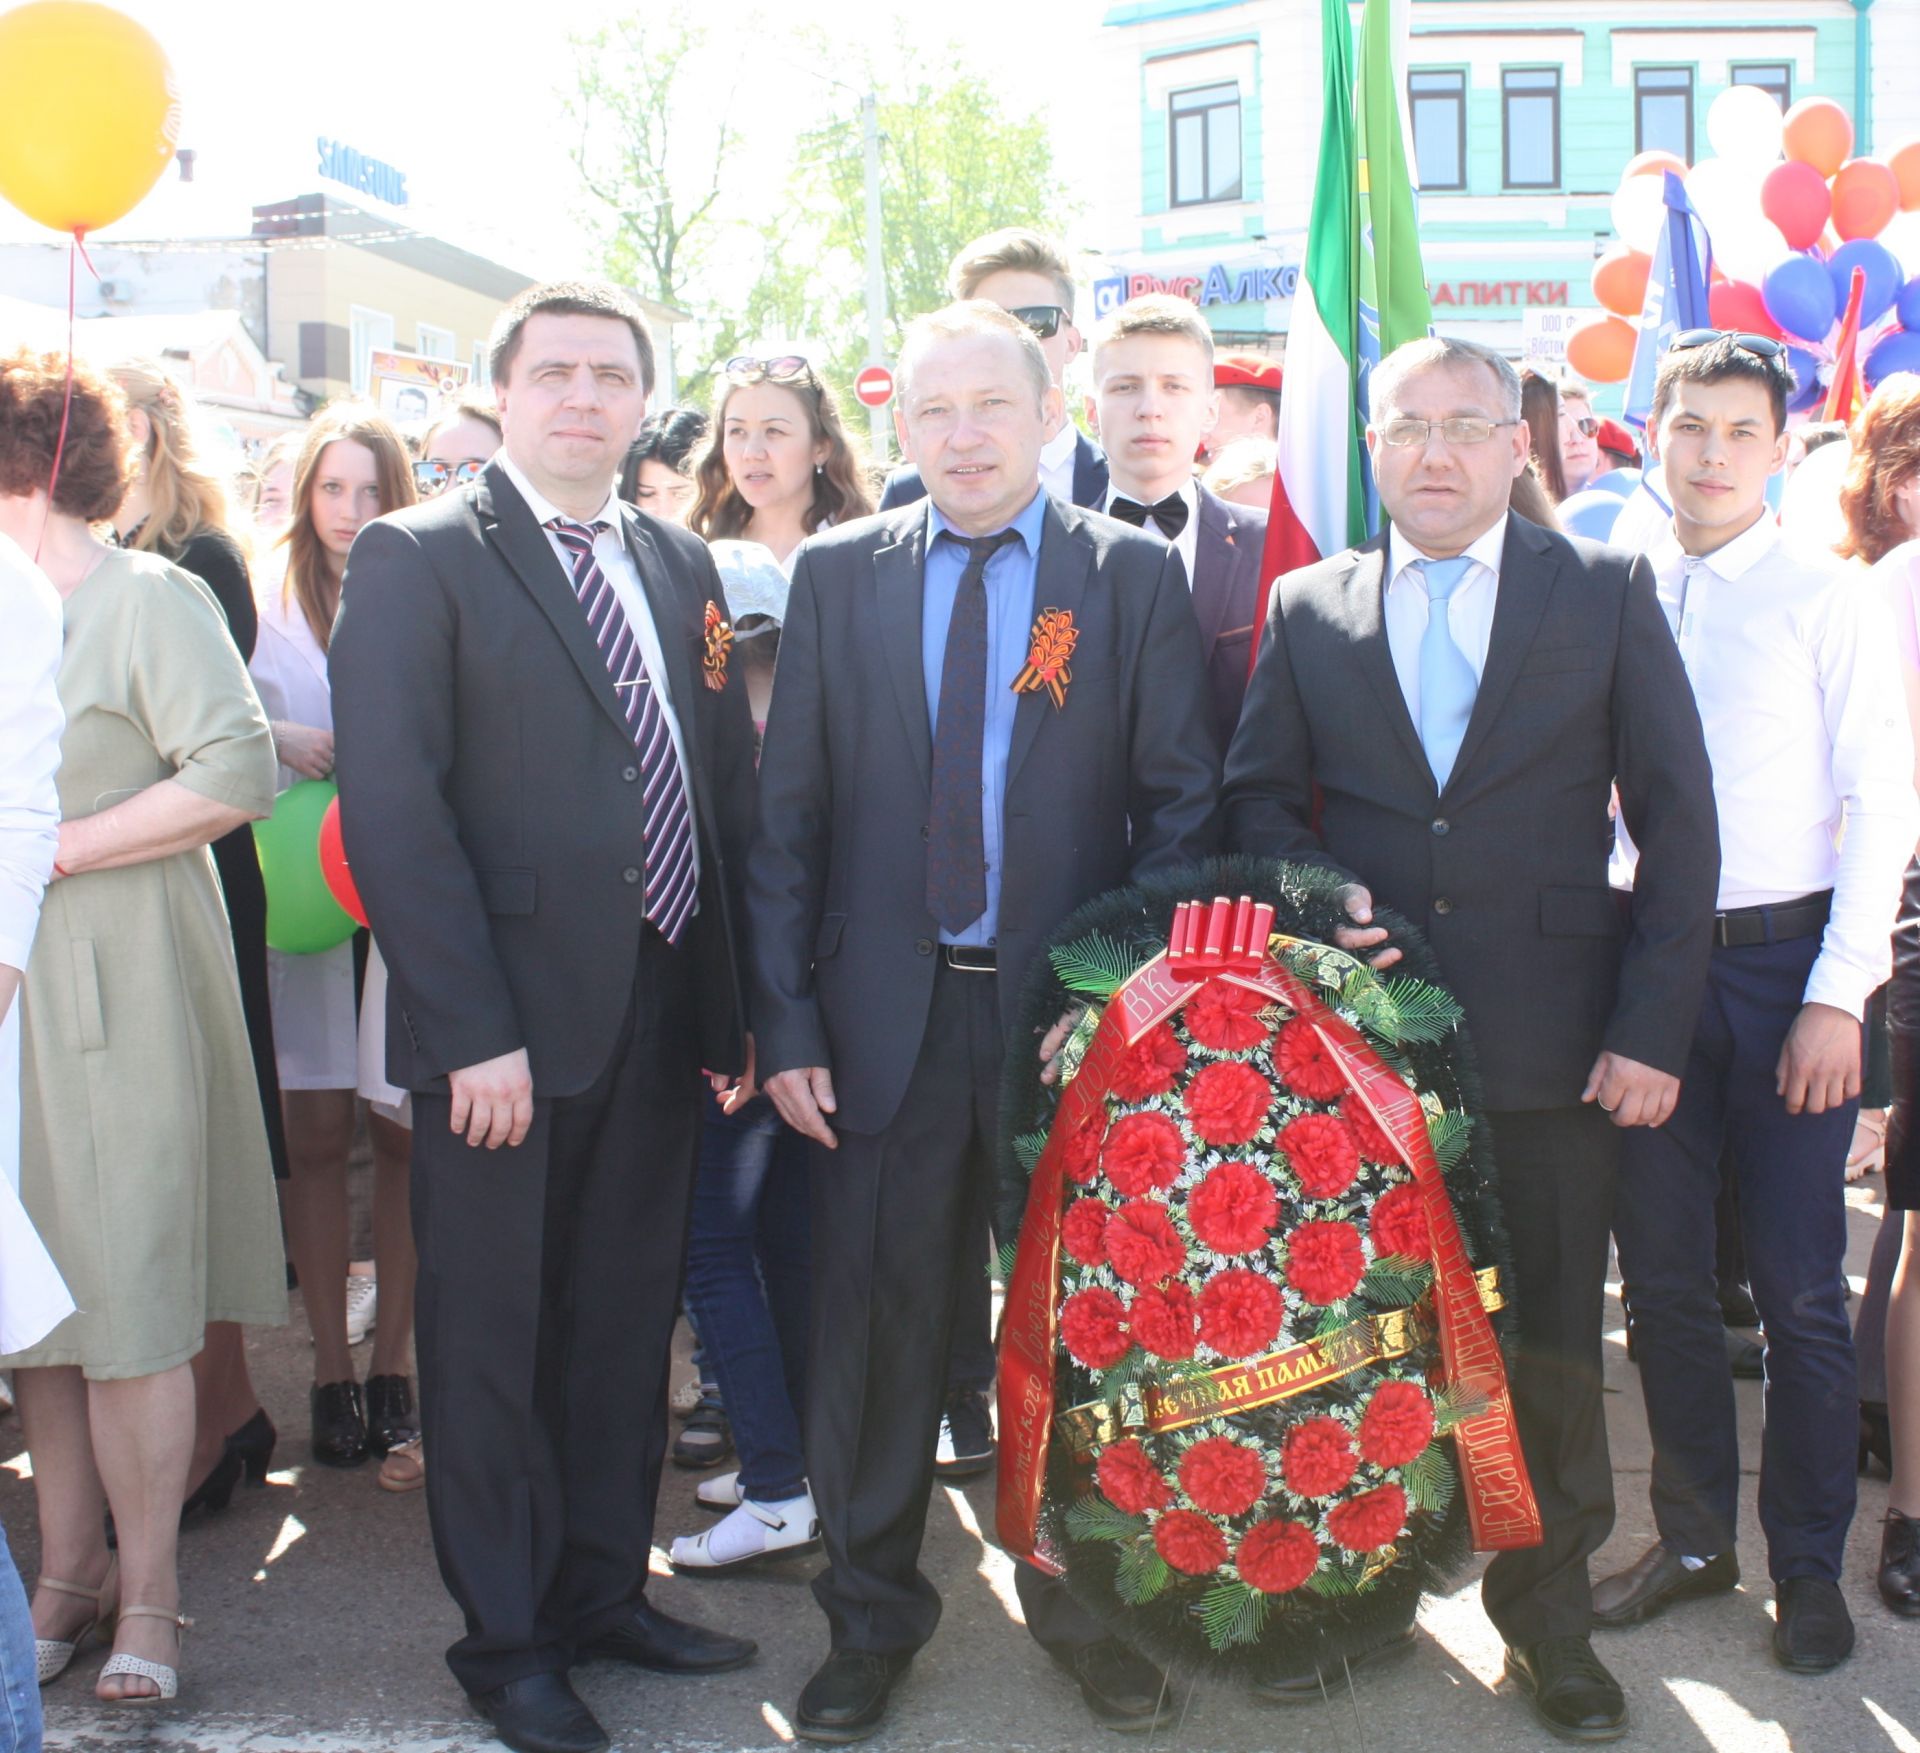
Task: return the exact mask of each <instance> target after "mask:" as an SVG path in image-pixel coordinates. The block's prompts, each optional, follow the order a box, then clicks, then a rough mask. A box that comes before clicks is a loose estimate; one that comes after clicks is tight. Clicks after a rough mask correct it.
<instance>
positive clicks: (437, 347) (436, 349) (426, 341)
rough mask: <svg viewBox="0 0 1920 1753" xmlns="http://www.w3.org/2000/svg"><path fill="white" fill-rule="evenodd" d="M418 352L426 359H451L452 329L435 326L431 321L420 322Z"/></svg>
mask: <svg viewBox="0 0 1920 1753" xmlns="http://www.w3.org/2000/svg"><path fill="white" fill-rule="evenodd" d="M420 352H421V355H422V357H424V358H427V359H451V358H452V357H453V354H454V339H453V331H452V330H451V329H440V328H436V327H434V325H433V324H432V323H422V324H421V325H420Z"/></svg>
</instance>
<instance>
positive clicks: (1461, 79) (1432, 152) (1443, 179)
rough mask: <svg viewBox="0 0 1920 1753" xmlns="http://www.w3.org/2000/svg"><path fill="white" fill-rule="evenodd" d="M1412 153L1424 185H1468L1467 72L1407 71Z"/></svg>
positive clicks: (1447, 187)
mask: <svg viewBox="0 0 1920 1753" xmlns="http://www.w3.org/2000/svg"><path fill="white" fill-rule="evenodd" d="M1407 109H1408V112H1409V113H1410V114H1411V116H1412V118H1413V157H1414V162H1415V164H1416V165H1417V166H1418V167H1419V171H1420V186H1421V188H1423V189H1464V188H1465V187H1466V186H1467V76H1466V74H1464V73H1459V72H1450V73H1440V72H1433V71H1425V70H1423V71H1419V72H1414V73H1409V74H1408V75H1407Z"/></svg>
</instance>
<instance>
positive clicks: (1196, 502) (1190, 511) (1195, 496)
mask: <svg viewBox="0 0 1920 1753" xmlns="http://www.w3.org/2000/svg"><path fill="white" fill-rule="evenodd" d="M1176 491H1177V492H1178V493H1179V495H1180V497H1181V498H1182V499H1184V500H1185V501H1186V502H1187V521H1186V523H1185V524H1183V525H1182V526H1181V529H1180V533H1179V535H1177V536H1175V537H1174V539H1173V551H1174V552H1175V553H1176V554H1178V555H1179V556H1180V564H1181V565H1182V566H1184V567H1185V568H1186V569H1187V589H1188V590H1192V589H1193V562H1194V557H1195V555H1196V554H1198V552H1199V550H1200V493H1199V489H1197V488H1196V487H1195V486H1194V484H1193V477H1192V476H1191V475H1189V476H1188V477H1187V478H1186V479H1185V480H1184V481H1182V482H1181V483H1180V485H1179V487H1178V488H1177V489H1176ZM1116 499H1133V500H1134V503H1135V504H1136V505H1140V504H1145V503H1146V501H1144V500H1139V499H1134V496H1133V495H1132V494H1131V493H1129V492H1127V491H1126V490H1125V489H1124V488H1121V487H1119V486H1116V485H1115V484H1114V482H1113V480H1112V478H1111V477H1109V478H1108V481H1107V499H1106V503H1105V504H1104V505H1103V506H1101V508H1100V509H1101V510H1102V511H1104V512H1106V513H1107V515H1108V516H1109V517H1111V516H1112V515H1113V502H1114V501H1115V500H1116ZM1144 527H1145V529H1146V531H1147V533H1148V534H1149V535H1155V536H1164V534H1165V532H1164V531H1163V530H1162V529H1161V528H1160V526H1159V525H1158V524H1157V523H1155V522H1154V521H1153V519H1152V517H1151V516H1149V517H1148V519H1147V521H1146V524H1145V526H1144Z"/></svg>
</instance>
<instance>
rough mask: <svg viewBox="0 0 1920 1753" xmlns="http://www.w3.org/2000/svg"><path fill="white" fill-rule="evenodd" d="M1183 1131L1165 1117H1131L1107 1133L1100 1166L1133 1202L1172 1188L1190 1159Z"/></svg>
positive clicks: (1137, 1115) (1156, 1115)
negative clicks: (1182, 1134)
mask: <svg viewBox="0 0 1920 1753" xmlns="http://www.w3.org/2000/svg"><path fill="white" fill-rule="evenodd" d="M1186 1154H1187V1147H1186V1143H1185V1141H1184V1140H1183V1139H1182V1138H1181V1136H1180V1128H1179V1127H1178V1126H1176V1125H1174V1123H1173V1122H1172V1121H1171V1120H1169V1119H1168V1118H1167V1117H1166V1115H1164V1114H1129V1115H1128V1116H1127V1117H1126V1118H1125V1119H1124V1120H1122V1121H1121V1122H1120V1123H1119V1124H1118V1125H1117V1126H1115V1127H1114V1129H1113V1130H1112V1131H1111V1132H1109V1133H1108V1134H1107V1142H1106V1147H1105V1148H1104V1149H1103V1150H1102V1151H1101V1152H1100V1166H1101V1167H1102V1168H1103V1169H1105V1170H1106V1171H1107V1179H1108V1180H1109V1181H1111V1182H1112V1183H1113V1184H1114V1186H1115V1187H1117V1188H1118V1189H1119V1190H1120V1191H1121V1192H1122V1193H1124V1194H1126V1196H1127V1197H1128V1198H1129V1199H1133V1198H1137V1197H1138V1196H1139V1195H1140V1194H1142V1193H1151V1192H1153V1191H1154V1189H1155V1188H1157V1187H1171V1186H1172V1185H1173V1182H1174V1177H1175V1176H1176V1175H1178V1174H1179V1173H1180V1165H1181V1163H1182V1162H1184V1161H1185V1160H1186Z"/></svg>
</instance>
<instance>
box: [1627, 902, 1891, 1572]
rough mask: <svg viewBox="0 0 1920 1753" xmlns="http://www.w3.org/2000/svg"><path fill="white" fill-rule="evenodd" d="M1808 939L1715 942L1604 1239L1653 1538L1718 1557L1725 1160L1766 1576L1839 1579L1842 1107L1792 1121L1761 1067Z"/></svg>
mask: <svg viewBox="0 0 1920 1753" xmlns="http://www.w3.org/2000/svg"><path fill="white" fill-rule="evenodd" d="M1819 953H1820V937H1819V935H1818V934H1817V933H1816V934H1814V935H1813V936H1810V937H1804V938H1794V939H1791V940H1789V941H1788V942H1786V943H1776V944H1755V945H1753V946H1751V947H1745V948H1740V949H1724V948H1716V949H1715V950H1714V952H1713V962H1712V968H1711V972H1710V974H1709V976H1708V981H1707V996H1706V1000H1705V1002H1704V1003H1703V1004H1702V1006H1701V1010H1700V1026H1699V1029H1698V1031H1697V1032H1696V1033H1695V1035H1694V1040H1693V1052H1692V1055H1691V1057H1690V1058H1689V1059H1688V1061H1687V1068H1686V1071H1685V1073H1684V1074H1683V1075H1682V1077H1681V1081H1680V1102H1679V1106H1678V1107H1677V1108H1676V1109H1675V1110H1674V1114H1673V1118H1672V1119H1671V1120H1669V1121H1668V1122H1667V1123H1666V1125H1665V1126H1662V1127H1660V1128H1659V1129H1658V1130H1655V1131H1648V1130H1646V1129H1645V1128H1636V1129H1635V1130H1634V1131H1633V1132H1632V1133H1631V1134H1629V1136H1628V1138H1627V1140H1626V1143H1625V1150H1624V1155H1623V1160H1622V1164H1621V1173H1620V1192H1619V1201H1618V1207H1617V1209H1616V1211H1615V1213H1614V1234H1615V1237H1616V1239H1617V1240H1618V1243H1619V1247H1620V1275H1621V1278H1622V1281H1623V1282H1624V1284H1625V1287H1626V1292H1627V1295H1628V1296H1629V1297H1630V1298H1631V1299H1632V1302H1633V1319H1634V1351H1635V1354H1636V1355H1637V1356H1638V1358H1639V1361H1640V1387H1641V1392H1642V1393H1643V1394H1644V1395H1645V1396H1646V1403H1647V1423H1648V1426H1649V1427H1650V1429H1651V1431H1652V1435H1653V1489H1652V1495H1653V1516H1654V1522H1655V1525H1656V1526H1657V1527H1658V1528H1659V1530H1660V1539H1661V1542H1662V1543H1663V1544H1664V1545H1666V1546H1667V1547H1669V1548H1671V1549H1672V1550H1673V1551H1675V1552H1679V1553H1684V1554H1686V1555H1687V1556H1689V1557H1694V1558H1711V1557H1713V1556H1714V1555H1716V1554H1718V1553H1722V1552H1731V1551H1732V1550H1733V1546H1734V1533H1735V1529H1736V1528H1737V1526H1738V1517H1739V1507H1740V1452H1739V1443H1738V1436H1737V1433H1736V1429H1735V1422H1734V1398H1733V1382H1732V1379H1731V1378H1730V1377H1729V1376H1728V1374H1727V1354H1726V1342H1725V1340H1724V1338H1723V1337H1722V1334H1721V1320H1720V1309H1719V1305H1718V1302H1717V1301H1716V1299H1715V1296H1714V1275H1713V1265H1714V1251H1713V1200H1714V1193H1715V1190H1716V1188H1717V1186H1718V1182H1719V1161H1720V1154H1721V1150H1722V1147H1723V1145H1724V1147H1725V1148H1726V1150H1727V1153H1728V1155H1729V1156H1730V1158H1731V1160H1732V1168H1733V1172H1734V1176H1735V1180H1736V1186H1737V1188H1738V1195H1739V1212H1740V1228H1741V1233H1742V1236H1743V1237H1744V1239H1745V1242H1746V1254H1747V1273H1748V1281H1749V1283H1750V1284H1751V1285H1752V1287H1753V1300H1754V1302H1755V1304H1756V1305H1758V1307H1759V1310H1760V1321H1761V1325H1762V1328H1763V1330H1764V1335H1765V1341H1766V1348H1767V1349H1766V1384H1767V1385H1766V1425H1765V1430H1764V1434H1763V1435H1762V1438H1761V1450H1760V1525H1761V1527H1762V1528H1764V1529H1765V1530H1766V1536H1767V1566H1768V1571H1769V1573H1770V1574H1771V1575H1772V1576H1773V1577H1774V1578H1775V1579H1776V1580H1784V1579H1785V1578H1788V1577H1796V1576H1817V1577H1827V1578H1831V1579H1834V1580H1838V1578H1839V1575H1840V1562H1841V1558H1842V1556H1843V1553H1844V1550H1845V1547H1846V1539H1847V1529H1848V1527H1849V1526H1850V1525H1851V1523H1852V1521H1853V1510H1854V1443H1855V1437H1856V1435H1857V1430H1858V1426H1857V1419H1856V1405H1855V1402H1856V1396H1857V1386H1856V1376H1855V1363H1854V1355H1853V1337H1852V1333H1851V1331H1850V1329H1849V1326H1848V1322H1847V1308H1846V1298H1845V1291H1844V1288H1843V1285H1844V1281H1843V1278H1842V1272H1843V1270H1844V1262H1845V1257H1846V1245H1847V1229H1846V1195H1845V1182H1846V1157H1847V1146H1848V1144H1849V1142H1850V1141H1851V1139H1852V1137H1853V1122H1854V1116H1855V1114H1856V1113H1857V1111H1858V1108H1859V1104H1858V1103H1857V1102H1847V1103H1844V1104H1842V1105H1841V1106H1840V1107H1838V1108H1830V1109H1829V1110H1828V1111H1827V1112H1826V1113H1824V1114H1789V1113H1788V1112H1787V1108H1786V1103H1785V1102H1784V1101H1783V1100H1782V1099H1781V1097H1780V1096H1779V1095H1778V1094H1777V1093H1776V1092H1775V1088H1774V1068H1775V1066H1776V1065H1777V1064H1778V1062H1779V1058H1780V1049H1781V1046H1782V1044H1783V1043H1784V1042H1785V1040H1786V1035H1787V1030H1788V1029H1789V1028H1790V1027H1791V1026H1792V1023H1793V1019H1794V1018H1795V1017H1796V1016H1797V1015H1798V1014H1799V1012H1800V1006H1801V997H1802V994H1803V993H1804V992H1805V990H1806V984H1807V975H1808V973H1809V971H1810V970H1811V969H1812V967H1813V963H1814V959H1815V957H1816V956H1818V955H1819Z"/></svg>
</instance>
